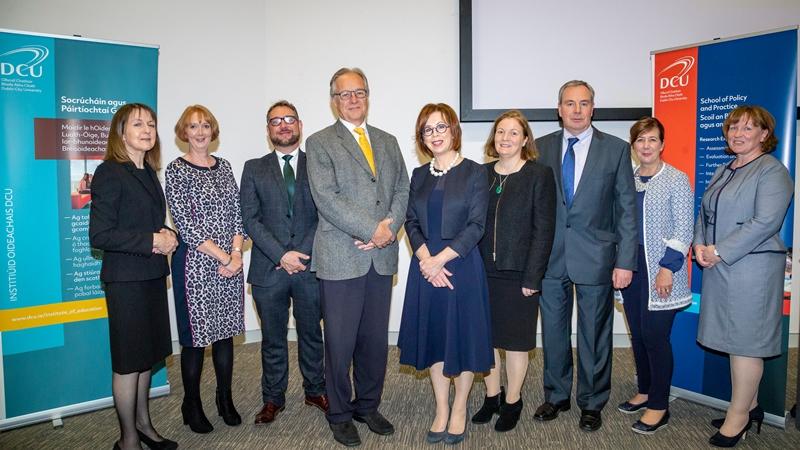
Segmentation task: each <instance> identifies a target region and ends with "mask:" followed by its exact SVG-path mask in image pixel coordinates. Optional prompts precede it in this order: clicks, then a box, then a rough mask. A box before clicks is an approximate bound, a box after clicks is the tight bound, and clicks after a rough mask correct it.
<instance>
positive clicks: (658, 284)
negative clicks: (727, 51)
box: [619, 117, 694, 434]
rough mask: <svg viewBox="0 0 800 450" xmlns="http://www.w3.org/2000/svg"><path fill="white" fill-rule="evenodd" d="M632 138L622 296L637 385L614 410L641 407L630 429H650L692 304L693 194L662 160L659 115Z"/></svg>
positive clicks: (657, 424) (643, 122) (663, 411)
mask: <svg viewBox="0 0 800 450" xmlns="http://www.w3.org/2000/svg"><path fill="white" fill-rule="evenodd" d="M630 136H631V137H630V139H631V147H632V149H633V152H632V153H633V156H634V158H635V159H636V160H637V162H638V163H639V165H638V167H636V169H635V170H634V178H635V181H636V191H637V202H638V222H639V262H638V270H637V271H636V273H635V274H634V276H633V280H632V281H631V284H630V286H628V287H627V288H626V289H624V290H623V291H622V297H623V299H624V308H625V317H626V319H627V320H628V327H629V328H630V332H631V345H632V347H633V356H634V360H635V362H636V373H637V381H638V385H639V386H638V388H639V389H638V393H637V394H636V395H634V396H633V397H632V398H631V399H630V400H628V401H626V402H624V403H622V404H621V405H619V410H620V411H621V412H623V413H626V414H634V413H636V412H638V411H639V410H642V409H646V410H645V412H644V414H643V415H642V417H641V418H640V420H638V421H636V423H634V424H633V427H632V429H633V431H635V432H637V433H641V434H653V433H655V432H656V431H657V430H659V429H660V428H662V427H663V426H665V425H666V424H667V422H669V410H668V409H667V406H668V403H667V402H668V397H669V387H670V384H671V381H672V346H671V344H670V339H669V336H670V332H671V330H672V323H673V321H674V319H675V314H676V313H677V312H678V310H679V309H681V308H684V307H686V306H687V305H689V304H690V303H691V302H692V293H691V291H690V290H689V272H688V267H687V262H686V259H687V258H686V255H687V253H688V251H689V247H690V245H691V242H692V233H693V226H694V220H693V212H694V194H693V193H692V188H691V186H690V185H689V178H688V177H687V176H686V174H685V173H683V172H681V171H679V170H678V169H676V168H674V167H672V166H671V165H669V164H667V163H665V162H664V161H662V160H661V153H662V152H663V151H664V126H663V125H662V124H661V122H659V121H658V119H656V118H653V117H645V118H642V119H640V120H639V121H637V122H636V123H634V124H633V126H632V127H631V132H630Z"/></svg>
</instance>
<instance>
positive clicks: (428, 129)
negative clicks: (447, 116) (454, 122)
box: [421, 123, 450, 136]
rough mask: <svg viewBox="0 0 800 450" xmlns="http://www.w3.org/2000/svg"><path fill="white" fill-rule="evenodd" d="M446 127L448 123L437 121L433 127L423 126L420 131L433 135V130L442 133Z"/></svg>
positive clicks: (426, 134) (424, 134)
mask: <svg viewBox="0 0 800 450" xmlns="http://www.w3.org/2000/svg"><path fill="white" fill-rule="evenodd" d="M448 128H450V125H448V124H446V123H437V124H436V126H434V127H425V128H423V129H422V131H421V133H422V135H423V136H433V132H434V130H435V131H436V132H437V133H439V134H442V133H444V132H445V131H447V129H448Z"/></svg>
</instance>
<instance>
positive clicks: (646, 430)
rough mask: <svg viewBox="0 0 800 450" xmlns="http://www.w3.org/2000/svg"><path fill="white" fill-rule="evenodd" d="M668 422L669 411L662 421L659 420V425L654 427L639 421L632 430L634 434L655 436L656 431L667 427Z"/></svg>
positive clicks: (656, 424)
mask: <svg viewBox="0 0 800 450" xmlns="http://www.w3.org/2000/svg"><path fill="white" fill-rule="evenodd" d="M668 422H669V410H667V411H666V412H665V413H664V415H663V416H661V420H659V421H658V422H657V423H655V424H653V425H648V424H646V423H644V422H642V421H641V420H637V421H636V422H635V423H634V424H633V426H632V427H631V430H633V432H634V433H639V434H655V432H656V431H658V430H660V429H662V428H664V427H665V426H667V423H668Z"/></svg>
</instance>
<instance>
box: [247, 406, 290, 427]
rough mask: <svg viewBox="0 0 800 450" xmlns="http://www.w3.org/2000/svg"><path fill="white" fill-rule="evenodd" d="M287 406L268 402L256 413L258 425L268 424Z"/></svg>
mask: <svg viewBox="0 0 800 450" xmlns="http://www.w3.org/2000/svg"><path fill="white" fill-rule="evenodd" d="M285 408H286V407H285V406H284V405H281V406H278V405H276V404H275V403H272V402H267V403H265V404H264V407H263V408H261V411H259V413H258V414H256V421H255V424H256V425H266V424H268V423H271V422H272V421H273V420H275V417H277V416H278V413H279V412H281V411H283V410H284V409H285Z"/></svg>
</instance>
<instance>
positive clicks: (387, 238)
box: [353, 217, 397, 250]
mask: <svg viewBox="0 0 800 450" xmlns="http://www.w3.org/2000/svg"><path fill="white" fill-rule="evenodd" d="M392 222H394V219H392V218H390V217H387V218H385V219H383V220H381V221H380V222H378V227H377V228H375V232H374V233H372V237H371V238H370V240H369V242H366V243H365V242H363V241H359V240H356V241H354V242H353V244H355V246H356V247H358V249H359V250H372V249H373V248H384V247H386V246H388V245H390V244H391V243H392V242H394V240H395V238H396V237H397V236H395V234H394V233H392V229H391V228H389V225H391V224H392Z"/></svg>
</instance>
